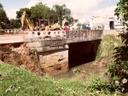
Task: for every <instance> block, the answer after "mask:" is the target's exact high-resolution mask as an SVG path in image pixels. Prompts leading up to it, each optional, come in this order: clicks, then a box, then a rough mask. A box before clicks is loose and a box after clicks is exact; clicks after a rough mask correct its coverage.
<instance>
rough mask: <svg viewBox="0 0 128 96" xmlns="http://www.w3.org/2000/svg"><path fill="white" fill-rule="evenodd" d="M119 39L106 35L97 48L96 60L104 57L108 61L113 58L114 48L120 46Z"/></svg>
mask: <svg viewBox="0 0 128 96" xmlns="http://www.w3.org/2000/svg"><path fill="white" fill-rule="evenodd" d="M121 45H122V43H121V39H120V38H119V37H118V36H114V35H106V36H104V38H103V39H102V42H101V44H100V46H99V48H98V52H97V57H96V61H99V60H100V59H106V60H107V61H108V62H109V61H112V60H113V53H114V48H115V47H117V46H121Z"/></svg>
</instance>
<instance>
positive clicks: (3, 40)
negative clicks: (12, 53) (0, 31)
mask: <svg viewBox="0 0 128 96" xmlns="http://www.w3.org/2000/svg"><path fill="white" fill-rule="evenodd" d="M21 42H24V35H23V34H22V35H21V34H20V35H14V34H13V35H0V44H9V43H21Z"/></svg>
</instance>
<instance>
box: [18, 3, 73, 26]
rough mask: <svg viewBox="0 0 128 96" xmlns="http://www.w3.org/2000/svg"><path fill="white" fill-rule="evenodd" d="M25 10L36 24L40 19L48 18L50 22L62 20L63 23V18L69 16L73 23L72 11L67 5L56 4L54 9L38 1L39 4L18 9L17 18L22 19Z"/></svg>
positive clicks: (68, 18)
mask: <svg viewBox="0 0 128 96" xmlns="http://www.w3.org/2000/svg"><path fill="white" fill-rule="evenodd" d="M23 11H26V14H27V18H29V19H30V20H31V21H32V22H33V23H34V25H36V22H38V20H39V19H48V20H49V22H50V24H53V23H57V22H60V24H62V20H63V19H64V17H65V18H67V20H68V21H69V22H70V23H71V22H72V21H73V18H72V17H71V16H70V15H71V11H70V9H68V8H67V7H66V6H65V5H62V6H59V5H54V6H53V8H52V9H50V8H49V7H48V6H46V5H44V4H42V3H38V4H37V5H35V6H33V7H31V8H30V9H29V8H22V9H20V10H19V11H17V18H18V19H20V17H21V16H22V13H23Z"/></svg>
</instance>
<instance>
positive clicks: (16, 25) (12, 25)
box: [8, 19, 21, 29]
mask: <svg viewBox="0 0 128 96" xmlns="http://www.w3.org/2000/svg"><path fill="white" fill-rule="evenodd" d="M8 26H9V28H10V29H14V28H20V26H21V24H20V21H19V20H17V19H11V20H10V23H9V24H8Z"/></svg>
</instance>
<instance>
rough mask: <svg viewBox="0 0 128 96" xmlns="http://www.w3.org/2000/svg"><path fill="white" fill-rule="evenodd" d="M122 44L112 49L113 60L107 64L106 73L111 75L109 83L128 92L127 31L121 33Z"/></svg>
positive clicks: (116, 88)
mask: <svg viewBox="0 0 128 96" xmlns="http://www.w3.org/2000/svg"><path fill="white" fill-rule="evenodd" d="M119 37H121V40H122V43H123V45H122V46H119V47H116V48H115V49H114V50H115V52H114V58H115V60H114V62H113V63H109V64H108V67H107V68H108V70H107V71H108V73H110V76H111V85H112V87H113V88H114V89H115V90H120V91H121V92H128V87H127V85H128V33H122V34H120V35H119Z"/></svg>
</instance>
